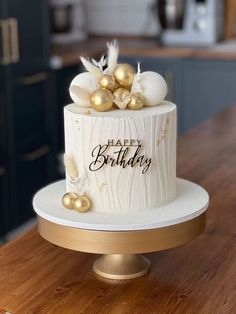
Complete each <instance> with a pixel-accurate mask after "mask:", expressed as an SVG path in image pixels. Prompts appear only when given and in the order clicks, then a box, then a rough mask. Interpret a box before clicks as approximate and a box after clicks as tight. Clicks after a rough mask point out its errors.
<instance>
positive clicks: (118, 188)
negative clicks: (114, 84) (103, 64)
mask: <svg viewBox="0 0 236 314" xmlns="http://www.w3.org/2000/svg"><path fill="white" fill-rule="evenodd" d="M64 122H65V154H66V156H69V158H71V160H73V162H74V164H75V165H76V168H77V169H78V172H79V174H80V178H81V182H80V185H79V187H76V184H75V182H72V181H73V180H71V177H70V176H69V175H68V173H67V175H66V189H67V192H76V193H77V192H78V193H83V194H85V195H89V198H90V200H91V203H92V208H91V209H92V210H94V211H108V212H127V211H132V212H135V211H141V210H147V209H154V208H157V207H159V206H162V205H164V204H166V203H168V202H170V201H171V200H173V199H174V197H175V194H176V106H175V105H174V104H173V103H171V102H168V101H164V102H163V103H161V104H160V105H159V106H155V107H144V108H143V109H141V110H138V111H133V110H111V111H107V112H97V111H95V110H94V109H92V108H89V109H88V108H83V107H79V106H78V105H75V104H71V105H68V106H66V107H65V109H64ZM78 188H79V189H82V190H83V191H77V190H76V189H78Z"/></svg>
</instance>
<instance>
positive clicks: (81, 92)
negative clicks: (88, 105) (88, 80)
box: [70, 85, 90, 101]
mask: <svg viewBox="0 0 236 314" xmlns="http://www.w3.org/2000/svg"><path fill="white" fill-rule="evenodd" d="M70 92H72V93H74V94H75V95H76V96H77V97H79V98H80V99H82V100H84V101H89V99H90V93H89V92H88V91H87V90H85V89H84V88H82V87H80V86H75V85H71V86H70Z"/></svg>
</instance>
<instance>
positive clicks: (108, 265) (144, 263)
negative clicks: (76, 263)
mask: <svg viewBox="0 0 236 314" xmlns="http://www.w3.org/2000/svg"><path fill="white" fill-rule="evenodd" d="M150 265H151V263H150V261H149V260H148V259H147V258H146V257H144V256H143V255H141V254H107V255H102V256H101V257H99V258H98V259H97V260H96V261H95V262H94V264H93V270H94V272H95V273H96V274H97V275H99V276H101V277H105V278H108V279H116V280H123V279H133V278H138V277H141V276H143V275H145V274H147V273H148V271H149V269H150Z"/></svg>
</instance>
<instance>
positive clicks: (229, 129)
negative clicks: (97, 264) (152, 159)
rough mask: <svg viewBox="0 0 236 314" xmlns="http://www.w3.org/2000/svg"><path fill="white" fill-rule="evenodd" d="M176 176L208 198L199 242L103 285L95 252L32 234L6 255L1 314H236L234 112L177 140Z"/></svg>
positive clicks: (1, 259)
mask: <svg viewBox="0 0 236 314" xmlns="http://www.w3.org/2000/svg"><path fill="white" fill-rule="evenodd" d="M178 149H179V151H178V157H179V158H178V175H179V176H181V177H184V178H186V179H189V180H192V181H195V182H197V183H199V184H201V185H202V186H203V187H204V188H205V189H206V190H207V191H208V192H209V194H210V207H209V210H208V215H207V228H206V231H205V233H204V234H203V235H201V236H200V237H199V238H198V239H196V240H195V241H193V242H191V243H189V244H188V245H184V246H182V247H178V248H175V249H171V250H168V251H163V252H159V253H153V254H148V257H149V259H150V260H151V262H152V269H151V272H150V273H149V274H148V275H147V276H145V277H141V278H138V279H135V280H130V281H123V282H117V281H115V282H114V281H109V280H103V279H100V278H98V277H96V275H95V274H94V273H93V272H92V271H91V267H92V263H93V261H94V259H95V258H96V256H95V255H92V254H84V253H78V252H74V251H69V250H66V249H63V248H60V247H56V246H55V245H52V244H50V243H48V242H46V241H45V240H43V239H42V238H40V236H39V235H38V233H37V231H36V229H35V228H34V229H33V230H31V231H30V232H28V233H26V234H25V235H23V236H21V237H20V238H18V239H17V240H15V241H13V242H11V243H8V244H7V245H5V246H3V247H2V248H1V249H0V308H1V310H2V312H1V310H0V313H5V312H6V311H8V312H10V313H14V314H16V313H19V314H28V313H30V314H31V313H37V314H40V313H57V314H58V313H63V314H64V313H65V314H66V313H75V314H77V313H86V314H87V313H88V314H97V313H109V314H116V313H118V314H120V313H127V314H128V313H130V314H131V313H132V314H133V313H135V314H139V313H148V314H151V313H165V314H166V313H174V314H176V313H179V314H183V313H191V314H195V313H196V314H199V313H206V314H211V313H214V314H215V313H218V314H223V313H229V314H233V313H236V106H232V107H230V108H228V109H227V110H226V111H224V112H223V113H220V114H219V115H217V116H216V117H214V118H212V119H210V120H208V121H207V122H206V123H204V124H201V125H200V126H199V127H198V128H195V129H194V130H192V131H191V132H189V133H187V134H186V135H184V136H182V137H181V138H180V139H179V142H178Z"/></svg>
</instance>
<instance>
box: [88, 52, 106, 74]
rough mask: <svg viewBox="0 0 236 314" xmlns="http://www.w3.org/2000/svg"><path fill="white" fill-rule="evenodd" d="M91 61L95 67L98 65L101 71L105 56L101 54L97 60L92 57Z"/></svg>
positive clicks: (104, 63)
mask: <svg viewBox="0 0 236 314" xmlns="http://www.w3.org/2000/svg"><path fill="white" fill-rule="evenodd" d="M92 62H93V64H94V65H95V66H96V67H98V68H99V69H100V71H101V72H103V68H104V66H105V65H106V63H107V60H106V58H105V56H104V55H103V56H102V57H101V59H100V60H99V61H96V60H94V59H92Z"/></svg>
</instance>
